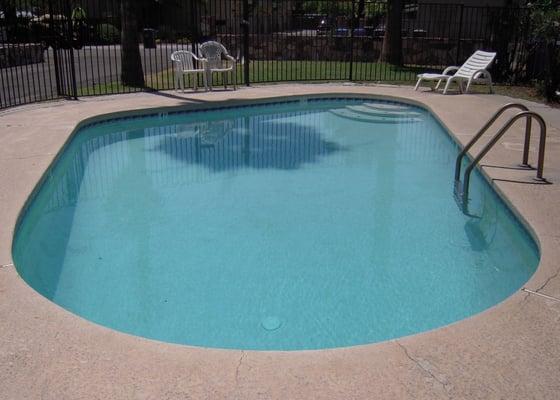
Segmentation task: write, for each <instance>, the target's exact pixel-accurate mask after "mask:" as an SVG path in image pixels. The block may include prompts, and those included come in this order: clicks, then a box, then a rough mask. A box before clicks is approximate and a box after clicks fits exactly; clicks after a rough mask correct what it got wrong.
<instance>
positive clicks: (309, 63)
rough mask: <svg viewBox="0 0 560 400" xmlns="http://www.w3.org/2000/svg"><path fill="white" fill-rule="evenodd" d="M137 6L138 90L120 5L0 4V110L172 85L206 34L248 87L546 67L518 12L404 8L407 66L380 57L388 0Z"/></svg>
mask: <svg viewBox="0 0 560 400" xmlns="http://www.w3.org/2000/svg"><path fill="white" fill-rule="evenodd" d="M139 1H141V4H142V6H141V7H140V10H141V11H140V13H139V16H138V21H139V29H138V38H139V43H140V53H141V58H142V67H143V72H144V76H145V87H142V88H138V87H130V86H125V85H123V84H122V80H121V58H120V57H121V48H120V38H121V4H120V1H119V0H97V1H96V0H75V1H70V0H0V85H1V90H0V108H5V107H10V106H14V105H19V104H25V103H31V102H35V101H43V100H49V99H56V98H60V97H78V96H86V95H102V94H116V93H127V92H133V91H140V90H165V89H172V88H173V83H174V79H173V69H172V65H171V61H170V55H171V53H172V52H173V51H175V50H180V49H188V50H192V51H196V49H197V45H198V44H199V43H201V42H204V41H206V40H210V39H211V40H217V41H219V42H221V43H223V44H224V45H225V46H226V47H227V48H228V50H229V51H230V53H231V54H232V55H233V56H235V57H236V58H237V59H238V73H237V74H238V76H237V81H238V82H240V83H242V84H249V83H262V82H279V81H334V80H343V81H347V80H350V81H380V82H407V81H412V80H414V78H415V76H416V74H417V73H418V71H426V70H437V69H441V68H443V67H445V66H447V65H453V64H460V63H461V62H463V61H464V60H465V59H466V58H467V57H468V56H469V55H470V54H472V52H474V50H476V49H485V50H494V51H497V52H498V59H497V62H496V65H495V66H494V67H493V70H492V72H493V75H494V76H495V77H496V78H497V80H498V81H502V82H520V81H527V80H529V79H532V78H534V77H537V76H538V73H539V69H538V66H539V65H540V64H541V63H540V62H539V57H540V55H539V51H538V46H535V44H534V43H531V41H530V38H529V37H528V33H529V32H530V26H529V23H530V19H529V12H528V10H526V9H522V8H515V9H513V8H499V7H471V6H463V5H457V4H432V3H424V2H423V1H422V0H418V1H416V2H411V3H407V4H406V5H405V6H404V8H403V10H402V11H403V12H402V26H403V29H402V47H403V59H404V64H403V65H402V66H394V65H390V64H386V63H381V62H378V60H379V56H380V52H381V47H382V43H383V36H384V26H385V25H384V24H385V12H386V3H385V2H384V1H381V0H375V1H371V0H364V1H360V0H313V1H302V0H184V1H161V0H160V1H156V0H139ZM153 35H155V38H154V39H155V40H151V39H152V36H153ZM215 79H218V80H219V79H220V78H219V77H216V78H215ZM219 83H220V82H219V81H218V82H215V84H219Z"/></svg>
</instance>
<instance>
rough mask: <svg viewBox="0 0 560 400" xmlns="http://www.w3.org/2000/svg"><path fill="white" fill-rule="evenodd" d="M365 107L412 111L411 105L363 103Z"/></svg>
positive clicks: (381, 109) (380, 109)
mask: <svg viewBox="0 0 560 400" xmlns="http://www.w3.org/2000/svg"><path fill="white" fill-rule="evenodd" d="M363 106H364V107H367V108H371V109H373V110H379V111H410V107H409V106H404V105H399V104H386V103H363Z"/></svg>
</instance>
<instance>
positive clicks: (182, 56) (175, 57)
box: [171, 50, 208, 92]
mask: <svg viewBox="0 0 560 400" xmlns="http://www.w3.org/2000/svg"><path fill="white" fill-rule="evenodd" d="M171 61H172V62H173V67H174V68H173V74H174V77H175V83H174V87H175V90H177V88H178V86H180V87H181V90H182V91H183V92H184V91H185V75H186V76H187V79H188V80H190V79H189V78H190V75H194V79H193V86H194V90H198V74H200V73H202V78H203V81H204V88H205V89H206V90H208V79H207V76H206V68H205V66H206V60H205V59H204V58H199V57H197V56H196V55H194V54H193V53H192V52H190V51H187V50H178V51H174V52H173V53H172V54H171ZM195 61H196V63H195ZM201 64H202V65H201ZM197 67H198V68H197Z"/></svg>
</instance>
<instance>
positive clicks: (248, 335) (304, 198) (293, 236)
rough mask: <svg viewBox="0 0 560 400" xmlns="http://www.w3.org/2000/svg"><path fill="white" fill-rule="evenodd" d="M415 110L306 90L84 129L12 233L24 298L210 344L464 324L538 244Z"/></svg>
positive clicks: (277, 346)
mask: <svg viewBox="0 0 560 400" xmlns="http://www.w3.org/2000/svg"><path fill="white" fill-rule="evenodd" d="M457 152H458V149H457V146H456V145H455V144H454V142H453V141H452V140H451V139H450V137H449V136H448V135H447V133H445V132H444V130H443V129H442V127H441V126H440V125H439V124H438V122H437V121H436V120H435V119H434V118H433V117H432V116H431V115H430V114H429V113H428V112H426V111H424V110H423V109H421V108H417V107H413V106H408V105H405V104H399V103H394V102H386V101H377V100H367V99H326V100H325V99H323V100H319V99H310V100H308V101H300V100H295V101H291V102H283V103H275V104H267V105H254V106H249V107H247V106H246V107H236V108H223V109H219V110H208V111H200V112H190V113H174V114H156V115H151V116H145V117H137V118H127V119H116V120H110V121H106V122H103V123H97V124H94V125H90V126H86V127H84V128H82V129H81V130H80V131H79V132H78V133H77V134H76V135H75V136H74V138H73V139H72V140H71V142H70V143H69V144H68V146H67V147H66V149H65V150H64V152H63V153H62V154H61V156H60V157H59V158H58V160H57V161H56V162H55V164H54V165H53V166H52V167H51V169H50V171H49V172H48V174H47V176H46V178H45V180H44V182H43V183H42V184H41V186H40V187H39V188H38V190H37V191H36V194H35V196H34V197H33V199H32V200H31V202H30V203H29V205H28V207H27V209H26V211H25V213H24V214H23V217H22V218H21V220H20V223H19V225H18V228H17V232H16V236H15V240H14V249H13V256H14V260H15V264H16V267H17V269H18V271H19V273H20V275H21V276H22V278H23V279H24V280H25V281H26V282H27V283H28V284H29V285H30V286H32V287H33V288H34V289H35V290H37V291H38V292H39V293H41V294H42V295H44V296H45V297H47V298H48V299H50V300H52V301H53V302H55V303H57V304H59V305H60V306H62V307H64V308H66V309H67V310H69V311H71V312H73V313H76V314H78V315H80V316H82V317H84V318H87V319H88V320H91V321H94V322H96V323H99V324H102V325H105V326H108V327H111V328H114V329H117V330H119V331H123V332H128V333H131V334H134V335H139V336H144V337H147V338H153V339H157V340H162V341H168V342H175V343H183V344H189V345H197V346H208V347H216V348H236V349H257V350H299V349H322V348H332V347H341V346H351V345H357V344H364V343H373V342H378V341H382V340H386V339H391V338H396V337H400V336H403V335H409V334H413V333H417V332H422V331H426V330H429V329H433V328H437V327H439V326H442V325H446V324H449V323H452V322H454V321H458V320H460V319H463V318H466V317H468V316H470V315H473V314H475V313H478V312H480V311H483V310H485V309H487V308H488V307H491V306H492V305H494V304H496V303H498V302H500V301H502V300H504V299H505V298H506V297H508V296H510V295H511V294H512V293H513V292H514V291H515V290H517V289H519V288H520V287H521V286H522V285H523V284H524V283H525V282H526V281H527V280H528V278H529V277H530V276H531V274H532V273H533V272H534V271H535V268H536V266H537V263H538V259H539V253H538V250H537V248H536V246H535V243H534V242H533V240H532V239H531V237H530V236H529V235H528V234H527V232H526V231H525V230H524V228H523V227H522V226H521V225H520V224H519V223H518V221H517V220H516V219H515V217H514V216H513V215H512V213H511V212H510V211H509V210H508V209H507V207H505V205H504V204H503V203H502V201H501V200H500V199H499V198H498V197H497V196H496V194H495V193H494V192H493V190H492V189H491V188H490V187H489V185H487V184H486V182H485V181H484V180H483V179H482V178H481V177H480V175H479V174H478V173H477V174H475V176H473V180H472V187H471V197H472V201H471V210H472V213H473V214H474V216H466V215H464V214H463V213H462V212H461V211H460V210H459V208H458V206H457V205H456V204H455V202H454V199H453V164H454V160H455V157H456V155H457Z"/></svg>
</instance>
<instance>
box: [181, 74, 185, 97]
mask: <svg viewBox="0 0 560 400" xmlns="http://www.w3.org/2000/svg"><path fill="white" fill-rule="evenodd" d="M180 83H181V92H183V93H185V75H183V74H181V82H180Z"/></svg>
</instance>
